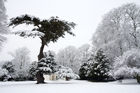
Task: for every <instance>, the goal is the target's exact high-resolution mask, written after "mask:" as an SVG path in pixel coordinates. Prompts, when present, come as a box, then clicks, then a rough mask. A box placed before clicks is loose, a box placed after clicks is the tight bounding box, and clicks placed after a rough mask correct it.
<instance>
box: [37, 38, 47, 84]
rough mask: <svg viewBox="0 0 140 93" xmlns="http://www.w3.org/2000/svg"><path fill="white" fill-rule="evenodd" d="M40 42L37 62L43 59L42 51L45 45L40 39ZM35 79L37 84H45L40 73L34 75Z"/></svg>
mask: <svg viewBox="0 0 140 93" xmlns="http://www.w3.org/2000/svg"><path fill="white" fill-rule="evenodd" d="M41 41H42V42H41V47H40V52H39V55H38V61H39V60H40V59H42V58H43V57H44V54H43V50H44V47H45V43H44V42H43V40H42V39H41ZM36 78H37V84H39V83H45V82H44V77H43V73H42V72H41V71H38V72H37V73H36Z"/></svg>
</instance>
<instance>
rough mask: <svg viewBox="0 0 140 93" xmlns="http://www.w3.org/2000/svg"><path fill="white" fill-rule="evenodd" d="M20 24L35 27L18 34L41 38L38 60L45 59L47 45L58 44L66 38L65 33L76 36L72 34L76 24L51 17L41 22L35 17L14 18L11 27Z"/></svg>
mask: <svg viewBox="0 0 140 93" xmlns="http://www.w3.org/2000/svg"><path fill="white" fill-rule="evenodd" d="M20 24H27V25H33V26H34V28H33V29H32V31H30V32H29V31H28V32H27V31H21V32H17V33H16V34H19V35H20V36H22V37H26V36H28V37H30V36H33V37H34V36H39V38H40V40H41V47H40V52H39V55H38V60H40V59H41V58H43V57H44V55H43V50H44V47H45V45H48V44H49V43H50V42H51V41H52V42H56V41H57V40H58V38H60V37H63V38H64V35H65V32H67V33H69V34H70V35H74V33H72V32H71V29H72V28H74V27H75V23H73V22H68V21H65V20H60V19H58V17H51V18H50V19H48V20H46V19H44V20H40V19H39V18H37V17H34V16H29V15H22V16H19V17H16V18H12V19H11V23H10V24H9V25H10V26H13V27H15V26H18V25H20Z"/></svg>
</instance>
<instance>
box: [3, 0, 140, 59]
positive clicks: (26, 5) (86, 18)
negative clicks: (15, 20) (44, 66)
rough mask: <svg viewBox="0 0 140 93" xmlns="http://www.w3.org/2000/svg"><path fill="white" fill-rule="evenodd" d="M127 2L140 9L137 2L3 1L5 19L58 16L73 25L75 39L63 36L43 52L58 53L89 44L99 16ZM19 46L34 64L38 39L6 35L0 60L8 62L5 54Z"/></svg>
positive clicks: (76, 0)
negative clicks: (6, 38)
mask: <svg viewBox="0 0 140 93" xmlns="http://www.w3.org/2000/svg"><path fill="white" fill-rule="evenodd" d="M130 2H134V3H136V4H139V5H140V0H7V2H6V8H7V15H8V18H11V17H16V16H19V15H22V14H30V15H33V16H37V17H39V18H42V19H45V18H46V19H47V18H50V17H51V16H58V17H59V18H61V19H64V20H67V21H70V22H75V23H76V24H77V26H76V27H75V29H74V30H72V31H73V32H74V33H75V34H76V36H75V37H73V36H70V35H66V36H65V38H64V39H62V38H61V39H59V40H58V41H57V43H51V44H49V47H46V48H45V50H44V51H47V50H48V49H50V50H53V51H56V52H58V51H59V50H60V49H62V48H65V47H66V46H69V45H73V46H76V47H79V46H81V45H83V44H85V43H89V42H90V41H91V37H92V35H93V33H94V32H95V30H96V28H97V25H98V24H99V23H100V21H101V20H102V16H103V15H104V14H105V13H107V12H108V11H110V10H111V9H113V8H116V7H118V6H121V5H122V4H126V3H130ZM18 29H21V30H22V29H26V27H22V26H19V27H18ZM23 46H26V47H27V48H29V49H30V51H31V53H30V55H31V59H32V60H37V55H38V52H39V48H40V41H39V39H37V38H36V39H34V38H33V39H31V38H28V39H23V38H21V37H18V36H14V35H13V36H10V35H8V40H7V42H6V43H5V44H4V47H3V50H2V51H1V52H0V60H10V59H11V57H10V55H9V54H8V53H9V52H13V51H14V50H15V49H17V48H19V47H23Z"/></svg>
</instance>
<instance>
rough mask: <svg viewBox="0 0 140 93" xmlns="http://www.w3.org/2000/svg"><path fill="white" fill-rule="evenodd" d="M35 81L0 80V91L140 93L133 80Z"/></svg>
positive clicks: (1, 92)
mask: <svg viewBox="0 0 140 93" xmlns="http://www.w3.org/2000/svg"><path fill="white" fill-rule="evenodd" d="M35 83H36V82H35V81H23V82H0V93H140V85H139V84H137V83H136V81H135V80H127V81H123V83H118V82H109V83H99V82H98V83H97V82H88V81H80V80H79V81H77V80H72V81H48V83H47V84H35Z"/></svg>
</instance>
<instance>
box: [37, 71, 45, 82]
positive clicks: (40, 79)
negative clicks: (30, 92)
mask: <svg viewBox="0 0 140 93" xmlns="http://www.w3.org/2000/svg"><path fill="white" fill-rule="evenodd" d="M36 78H37V84H40V83H45V82H44V77H43V73H42V72H41V71H38V72H37V73H36Z"/></svg>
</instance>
